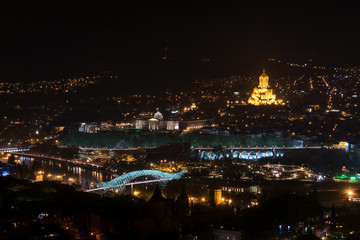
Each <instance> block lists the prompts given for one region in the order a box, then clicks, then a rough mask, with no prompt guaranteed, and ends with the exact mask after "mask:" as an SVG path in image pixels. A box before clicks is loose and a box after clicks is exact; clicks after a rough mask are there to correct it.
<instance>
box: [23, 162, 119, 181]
mask: <svg viewBox="0 0 360 240" xmlns="http://www.w3.org/2000/svg"><path fill="white" fill-rule="evenodd" d="M19 159H20V160H21V162H22V163H23V164H25V165H27V166H29V167H30V166H31V165H33V164H34V162H35V161H37V162H39V163H40V165H41V170H43V171H44V176H48V174H51V175H52V176H57V175H62V176H64V175H65V176H64V177H63V179H64V181H65V182H68V181H69V178H70V179H71V178H72V180H73V181H74V180H75V182H76V183H78V184H79V185H81V186H82V187H89V186H90V184H91V183H92V182H103V181H109V180H111V179H113V176H112V175H111V174H107V173H104V172H103V171H101V170H100V169H99V170H93V169H91V168H87V167H80V166H76V165H73V164H69V163H59V162H56V161H53V160H47V159H36V158H35V159H34V158H29V157H20V158H19Z"/></svg>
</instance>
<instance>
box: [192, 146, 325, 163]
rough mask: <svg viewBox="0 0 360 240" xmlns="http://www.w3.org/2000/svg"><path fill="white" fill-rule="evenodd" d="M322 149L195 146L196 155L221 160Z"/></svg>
mask: <svg viewBox="0 0 360 240" xmlns="http://www.w3.org/2000/svg"><path fill="white" fill-rule="evenodd" d="M304 149H321V146H313V147H227V148H224V149H222V151H219V150H218V151H216V150H215V149H214V148H213V147H197V148H194V150H195V154H196V157H197V158H198V159H201V160H221V159H224V158H231V159H234V160H237V159H246V160H258V159H261V158H278V157H283V156H284V154H285V152H289V151H296V150H304Z"/></svg>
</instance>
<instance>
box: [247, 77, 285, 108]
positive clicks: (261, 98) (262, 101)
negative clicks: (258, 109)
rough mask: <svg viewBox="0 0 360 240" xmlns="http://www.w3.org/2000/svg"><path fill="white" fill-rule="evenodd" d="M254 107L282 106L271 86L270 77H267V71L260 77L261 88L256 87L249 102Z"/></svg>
mask: <svg viewBox="0 0 360 240" xmlns="http://www.w3.org/2000/svg"><path fill="white" fill-rule="evenodd" d="M248 103H249V104H252V105H272V104H274V105H281V104H283V103H282V100H276V95H275V94H273V90H272V89H271V88H270V85H269V77H268V75H266V73H265V70H263V73H262V74H261V76H260V77H259V86H257V87H255V88H254V90H253V92H252V94H251V96H250V98H249V100H248Z"/></svg>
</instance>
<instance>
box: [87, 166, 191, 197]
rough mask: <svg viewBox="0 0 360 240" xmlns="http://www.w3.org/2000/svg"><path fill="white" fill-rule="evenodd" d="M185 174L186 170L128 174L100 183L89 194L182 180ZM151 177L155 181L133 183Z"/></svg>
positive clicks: (146, 171)
mask: <svg viewBox="0 0 360 240" xmlns="http://www.w3.org/2000/svg"><path fill="white" fill-rule="evenodd" d="M184 173H185V170H182V171H180V172H177V173H166V172H162V171H158V170H139V171H133V172H129V173H126V174H124V175H121V176H119V177H117V178H114V179H112V180H110V181H107V182H99V183H95V185H96V188H93V189H89V190H87V192H93V191H97V190H116V189H118V190H120V191H123V190H124V189H125V187H126V186H129V185H130V186H131V188H132V187H133V185H136V184H144V183H153V182H163V181H171V180H175V179H180V178H181V177H182V176H183V175H184ZM145 176H151V177H153V178H155V179H153V180H146V181H138V182H133V180H135V179H137V178H139V177H145Z"/></svg>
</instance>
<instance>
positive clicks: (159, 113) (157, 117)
mask: <svg viewBox="0 0 360 240" xmlns="http://www.w3.org/2000/svg"><path fill="white" fill-rule="evenodd" d="M154 118H155V119H157V120H163V119H164V117H163V115H162V114H161V112H159V111H157V112H156V113H155V115H154Z"/></svg>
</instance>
